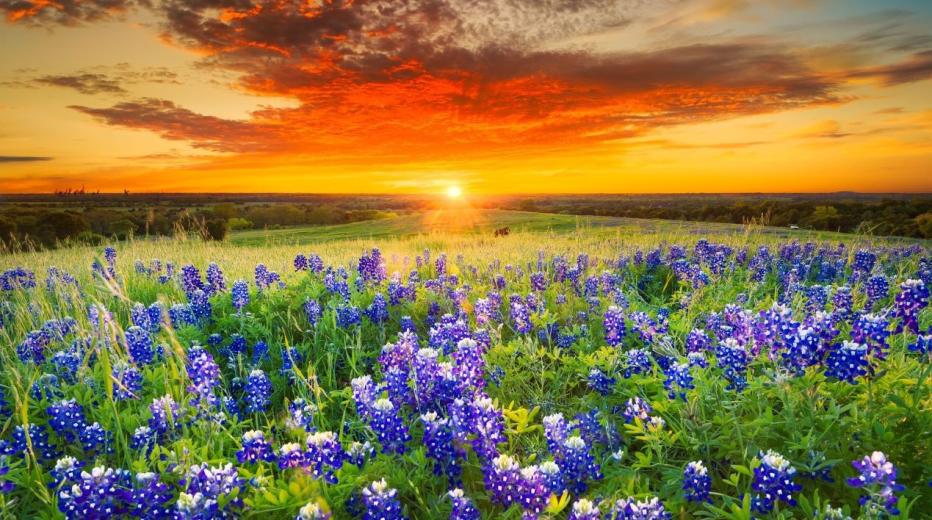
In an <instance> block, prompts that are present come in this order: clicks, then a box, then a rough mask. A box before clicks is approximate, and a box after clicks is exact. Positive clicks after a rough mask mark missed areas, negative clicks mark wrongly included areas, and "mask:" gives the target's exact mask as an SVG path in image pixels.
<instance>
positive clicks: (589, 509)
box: [567, 498, 602, 520]
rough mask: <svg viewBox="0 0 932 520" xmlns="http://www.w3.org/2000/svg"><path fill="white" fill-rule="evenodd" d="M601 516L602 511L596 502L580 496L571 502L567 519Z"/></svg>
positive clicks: (598, 519)
mask: <svg viewBox="0 0 932 520" xmlns="http://www.w3.org/2000/svg"><path fill="white" fill-rule="evenodd" d="M601 518H602V512H601V511H600V510H599V506H598V505H597V504H595V503H594V502H593V501H591V500H589V499H587V498H580V499H579V500H577V501H576V502H573V509H571V510H570V514H569V516H568V517H567V520H600V519H601Z"/></svg>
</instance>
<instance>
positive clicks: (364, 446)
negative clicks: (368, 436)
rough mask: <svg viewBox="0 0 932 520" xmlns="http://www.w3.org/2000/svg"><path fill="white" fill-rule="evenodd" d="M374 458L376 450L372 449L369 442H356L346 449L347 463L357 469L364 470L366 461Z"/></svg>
mask: <svg viewBox="0 0 932 520" xmlns="http://www.w3.org/2000/svg"><path fill="white" fill-rule="evenodd" d="M373 457H375V448H373V447H372V444H370V443H369V441H366V442H358V441H354V442H352V443H350V445H349V447H348V448H346V462H349V463H350V464H352V465H354V466H356V467H357V468H362V467H363V466H364V465H365V464H366V461H367V460H369V459H371V458H373Z"/></svg>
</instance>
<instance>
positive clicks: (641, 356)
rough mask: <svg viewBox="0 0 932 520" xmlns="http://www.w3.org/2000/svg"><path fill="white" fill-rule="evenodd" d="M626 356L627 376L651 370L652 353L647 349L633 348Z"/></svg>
mask: <svg viewBox="0 0 932 520" xmlns="http://www.w3.org/2000/svg"><path fill="white" fill-rule="evenodd" d="M625 358H626V362H625V378H629V377H631V375H632V374H646V373H647V372H650V355H649V354H648V353H647V351H645V350H642V349H639V348H633V349H631V350H629V351H627V352H626V353H625Z"/></svg>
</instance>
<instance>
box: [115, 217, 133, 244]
mask: <svg viewBox="0 0 932 520" xmlns="http://www.w3.org/2000/svg"><path fill="white" fill-rule="evenodd" d="M108 227H109V229H110V234H112V235H116V237H117V238H120V239H125V238H130V237H131V236H132V235H133V233H134V232H135V231H136V224H135V223H134V222H133V221H132V220H129V219H125V218H124V219H121V220H117V221H116V222H111V223H110V225H109V226H108Z"/></svg>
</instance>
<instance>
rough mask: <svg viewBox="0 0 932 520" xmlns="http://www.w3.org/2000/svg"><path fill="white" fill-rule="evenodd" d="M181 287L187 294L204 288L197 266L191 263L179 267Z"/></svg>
mask: <svg viewBox="0 0 932 520" xmlns="http://www.w3.org/2000/svg"><path fill="white" fill-rule="evenodd" d="M181 288H182V289H184V292H185V293H187V294H191V293H193V292H194V291H196V290H198V289H203V288H204V282H202V281H201V272H200V271H199V270H198V268H197V267H195V266H193V265H184V266H182V267H181Z"/></svg>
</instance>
